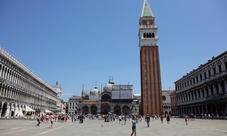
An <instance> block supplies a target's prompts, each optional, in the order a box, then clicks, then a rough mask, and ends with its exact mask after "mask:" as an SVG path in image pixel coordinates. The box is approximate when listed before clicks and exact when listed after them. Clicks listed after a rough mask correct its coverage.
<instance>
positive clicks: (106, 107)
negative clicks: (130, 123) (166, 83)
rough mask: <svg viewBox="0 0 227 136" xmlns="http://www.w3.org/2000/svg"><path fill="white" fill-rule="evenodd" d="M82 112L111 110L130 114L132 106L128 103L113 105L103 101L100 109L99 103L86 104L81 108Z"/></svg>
mask: <svg viewBox="0 0 227 136" xmlns="http://www.w3.org/2000/svg"><path fill="white" fill-rule="evenodd" d="M81 110H82V111H81V112H82V113H81V114H93V115H96V114H108V113H109V112H111V113H113V114H116V115H123V114H124V115H129V114H131V108H130V107H129V106H128V105H124V106H122V107H121V106H120V105H114V106H113V107H111V106H110V104H109V103H103V104H102V105H101V107H100V109H99V107H98V106H97V105H91V106H89V105H84V106H82V109H81Z"/></svg>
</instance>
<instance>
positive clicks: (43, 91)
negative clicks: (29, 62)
mask: <svg viewBox="0 0 227 136" xmlns="http://www.w3.org/2000/svg"><path fill="white" fill-rule="evenodd" d="M0 62H1V63H0V117H12V116H14V117H15V116H24V115H26V114H27V113H28V112H30V113H31V114H35V115H38V114H41V113H45V111H47V110H49V111H52V112H55V111H56V110H57V109H56V105H57V92H55V90H54V89H53V88H52V87H51V86H50V85H48V84H47V83H45V82H44V81H43V80H41V79H40V78H39V77H38V76H36V75H35V74H34V73H32V72H31V70H29V69H28V68H26V67H25V66H24V65H23V64H22V63H20V62H19V61H18V60H16V59H15V58H14V57H12V55H10V54H9V53H8V52H6V51H5V50H4V49H3V48H2V47H1V46H0Z"/></svg>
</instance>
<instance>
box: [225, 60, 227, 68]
mask: <svg viewBox="0 0 227 136" xmlns="http://www.w3.org/2000/svg"><path fill="white" fill-rule="evenodd" d="M225 69H227V61H226V62H225Z"/></svg>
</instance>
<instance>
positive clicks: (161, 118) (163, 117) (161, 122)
mask: <svg viewBox="0 0 227 136" xmlns="http://www.w3.org/2000/svg"><path fill="white" fill-rule="evenodd" d="M163 118H164V117H163V115H162V116H161V123H163Z"/></svg>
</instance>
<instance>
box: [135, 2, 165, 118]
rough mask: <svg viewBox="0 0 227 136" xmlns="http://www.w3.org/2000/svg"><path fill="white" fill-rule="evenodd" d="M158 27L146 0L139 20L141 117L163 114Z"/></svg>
mask: <svg viewBox="0 0 227 136" xmlns="http://www.w3.org/2000/svg"><path fill="white" fill-rule="evenodd" d="M157 32H158V27H157V26H156V25H155V17H154V14H153V13H152V11H151V8H150V6H149V4H148V1H147V0H144V3H143V9H142V14H141V17H140V19H139V34H138V36H139V48H140V77H141V79H140V80H141V110H142V115H146V114H150V115H152V114H157V115H162V114H163V105H162V87H161V72H160V60H159V51H158V35H157Z"/></svg>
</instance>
